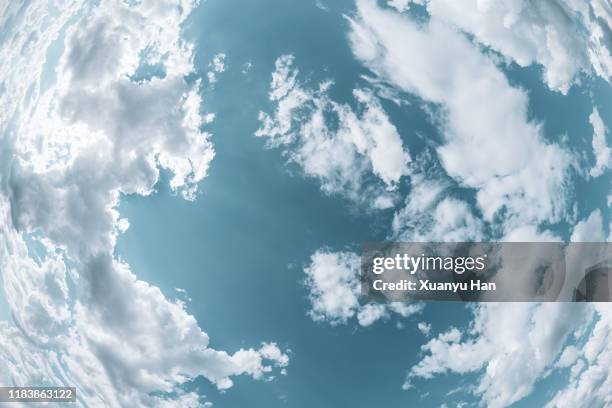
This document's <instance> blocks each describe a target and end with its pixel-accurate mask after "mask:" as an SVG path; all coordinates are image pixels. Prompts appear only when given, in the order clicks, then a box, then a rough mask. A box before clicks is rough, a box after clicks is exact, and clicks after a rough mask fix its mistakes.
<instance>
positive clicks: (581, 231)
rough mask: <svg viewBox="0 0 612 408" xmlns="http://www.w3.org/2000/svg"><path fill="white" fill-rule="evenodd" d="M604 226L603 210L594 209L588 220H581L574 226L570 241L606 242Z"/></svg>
mask: <svg viewBox="0 0 612 408" xmlns="http://www.w3.org/2000/svg"><path fill="white" fill-rule="evenodd" d="M603 228H604V227H603V219H602V216H601V211H599V209H597V210H593V212H592V213H591V214H590V215H589V217H588V218H587V219H586V220H583V221H580V222H579V223H578V224H576V225H575V226H574V231H573V232H572V236H571V238H570V241H571V242H605V241H606V236H605V232H604V229H603Z"/></svg>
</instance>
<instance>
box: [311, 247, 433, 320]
mask: <svg viewBox="0 0 612 408" xmlns="http://www.w3.org/2000/svg"><path fill="white" fill-rule="evenodd" d="M360 267H361V259H360V258H359V256H358V255H357V254H355V253H353V252H331V251H327V250H319V251H317V252H315V253H314V254H313V255H312V257H311V259H310V264H309V265H308V266H307V267H306V268H305V269H304V272H305V273H306V286H307V288H308V290H309V300H310V305H311V308H310V310H309V312H308V314H309V316H310V317H311V318H312V319H313V320H314V321H324V322H327V323H329V324H331V325H332V326H335V325H338V324H346V323H348V321H349V320H350V319H352V318H353V317H356V318H357V321H358V323H359V324H360V325H361V326H369V325H371V324H373V323H374V322H376V321H378V320H380V319H386V318H388V317H390V316H391V315H392V314H396V315H399V316H400V317H403V318H408V317H410V316H412V315H415V314H418V313H420V312H421V311H422V310H423V304H421V303H411V304H405V303H400V302H392V303H389V304H365V305H361V304H360V303H359V294H360V292H361V288H360V281H359V273H360V272H359V271H360Z"/></svg>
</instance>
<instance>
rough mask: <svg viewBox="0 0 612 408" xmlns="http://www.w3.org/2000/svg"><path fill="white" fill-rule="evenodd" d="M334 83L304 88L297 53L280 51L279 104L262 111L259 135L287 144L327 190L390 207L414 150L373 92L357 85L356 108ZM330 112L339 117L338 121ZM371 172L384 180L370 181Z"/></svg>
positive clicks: (275, 88) (275, 85)
mask: <svg viewBox="0 0 612 408" xmlns="http://www.w3.org/2000/svg"><path fill="white" fill-rule="evenodd" d="M331 85H332V84H331V83H330V82H324V83H321V84H320V85H319V87H318V88H317V89H315V90H312V89H307V88H305V87H304V86H303V85H302V84H301V83H300V82H299V81H298V70H297V68H295V67H294V57H293V56H291V55H284V56H281V57H279V58H278V60H277V61H276V70H275V71H274V73H273V74H272V83H271V91H270V100H271V101H272V102H274V103H275V104H276V110H275V112H274V113H273V114H272V115H268V114H267V113H264V112H260V115H259V119H260V121H261V127H260V129H259V130H258V131H257V132H256V135H257V136H263V137H267V138H268V144H269V145H270V146H274V147H282V148H283V149H284V152H285V154H287V155H288V157H289V160H290V161H292V162H295V163H297V164H298V165H300V167H301V168H302V169H303V170H304V172H305V173H306V175H308V176H310V177H315V178H317V179H318V180H319V181H320V182H321V188H322V189H323V190H324V191H325V192H328V193H341V194H344V195H346V196H347V197H349V198H350V199H352V200H355V201H358V202H365V203H367V204H368V205H370V206H372V207H374V208H387V207H388V206H390V205H392V203H393V191H394V190H395V189H396V186H397V184H398V183H399V181H400V179H401V178H402V176H405V175H407V174H408V162H409V161H410V156H409V155H408V153H407V151H406V150H405V148H404V147H403V144H402V139H401V138H400V135H399V134H398V132H397V129H396V128H395V126H394V125H393V124H392V123H391V122H390V120H389V118H388V117H387V115H386V113H385V112H384V110H383V109H382V106H381V105H380V103H379V101H378V99H377V98H376V96H374V94H373V93H372V92H370V91H368V90H365V89H355V90H354V91H353V97H354V99H355V101H356V103H357V105H358V106H359V109H358V110H357V111H355V110H353V109H352V108H351V107H350V106H349V105H347V104H339V103H336V102H334V101H333V100H331V99H330V98H329V96H328V95H327V91H328V89H329V87H330V86H331ZM330 116H333V117H335V118H336V119H337V124H336V125H334V124H333V123H334V121H333V120H330V119H329V117H330ZM368 173H373V174H374V175H375V176H376V177H377V178H378V180H379V181H380V182H378V183H374V184H372V183H370V184H368V185H366V183H365V181H364V178H365V176H366V175H367V174H368ZM381 182H382V183H381Z"/></svg>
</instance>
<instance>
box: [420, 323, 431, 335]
mask: <svg viewBox="0 0 612 408" xmlns="http://www.w3.org/2000/svg"><path fill="white" fill-rule="evenodd" d="M417 329H419V331H420V332H421V333H423V334H424V335H425V336H429V334H430V333H431V324H429V323H427V322H419V324H418V325H417Z"/></svg>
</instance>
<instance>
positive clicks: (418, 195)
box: [392, 174, 484, 242]
mask: <svg viewBox="0 0 612 408" xmlns="http://www.w3.org/2000/svg"><path fill="white" fill-rule="evenodd" d="M411 187H412V188H411V190H410V193H409V194H408V196H407V197H406V200H405V205H404V207H402V208H400V209H399V210H398V211H397V212H396V213H395V215H394V218H393V223H392V237H393V239H394V240H397V241H404V242H444V241H448V242H462V241H475V242H477V241H480V240H482V239H483V236H484V233H483V223H482V221H481V220H480V219H478V218H477V217H476V216H475V215H474V214H473V212H472V210H471V209H470V207H469V206H468V204H467V203H465V202H464V201H461V200H459V199H456V198H451V197H448V196H446V197H445V195H446V194H447V193H448V190H447V185H445V183H444V182H443V181H437V180H429V179H426V178H425V177H423V176H422V175H421V174H415V175H414V176H413V177H412V179H411Z"/></svg>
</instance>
